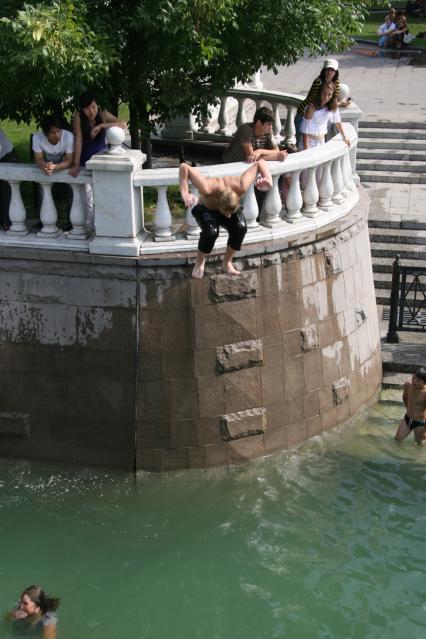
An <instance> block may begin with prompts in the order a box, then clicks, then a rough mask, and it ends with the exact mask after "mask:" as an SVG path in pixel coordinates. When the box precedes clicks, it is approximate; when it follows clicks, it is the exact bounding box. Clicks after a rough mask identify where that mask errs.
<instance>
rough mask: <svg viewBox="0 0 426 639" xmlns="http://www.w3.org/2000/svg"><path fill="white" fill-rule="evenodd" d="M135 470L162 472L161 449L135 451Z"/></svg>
mask: <svg viewBox="0 0 426 639" xmlns="http://www.w3.org/2000/svg"><path fill="white" fill-rule="evenodd" d="M136 469H137V470H147V471H150V472H156V473H161V472H162V470H163V451H162V450H161V449H155V448H153V449H150V450H147V449H144V448H138V449H137V450H136Z"/></svg>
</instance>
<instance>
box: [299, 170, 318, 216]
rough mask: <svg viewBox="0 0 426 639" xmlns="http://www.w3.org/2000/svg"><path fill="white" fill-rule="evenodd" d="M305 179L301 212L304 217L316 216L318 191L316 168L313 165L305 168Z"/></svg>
mask: <svg viewBox="0 0 426 639" xmlns="http://www.w3.org/2000/svg"><path fill="white" fill-rule="evenodd" d="M307 174H308V177H307V181H306V186H305V188H304V189H303V208H302V213H303V215H305V216H306V217H316V216H317V215H319V210H318V207H317V202H318V197H319V192H318V185H317V176H316V168H315V167H314V166H313V167H312V168H310V169H308V170H307Z"/></svg>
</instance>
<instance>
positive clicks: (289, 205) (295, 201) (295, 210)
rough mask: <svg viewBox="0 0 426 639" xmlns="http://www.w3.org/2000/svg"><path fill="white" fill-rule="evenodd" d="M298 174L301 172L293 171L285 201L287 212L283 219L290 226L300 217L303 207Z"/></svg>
mask: <svg viewBox="0 0 426 639" xmlns="http://www.w3.org/2000/svg"><path fill="white" fill-rule="evenodd" d="M300 173H301V171H295V172H294V173H292V174H291V185H290V189H289V192H288V195H287V198H286V201H285V206H286V209H287V212H286V214H285V216H284V217H285V220H286V222H290V223H291V224H293V223H294V222H297V220H300V218H301V217H302V213H301V212H300V209H301V208H302V205H303V198H302V191H301V190H300Z"/></svg>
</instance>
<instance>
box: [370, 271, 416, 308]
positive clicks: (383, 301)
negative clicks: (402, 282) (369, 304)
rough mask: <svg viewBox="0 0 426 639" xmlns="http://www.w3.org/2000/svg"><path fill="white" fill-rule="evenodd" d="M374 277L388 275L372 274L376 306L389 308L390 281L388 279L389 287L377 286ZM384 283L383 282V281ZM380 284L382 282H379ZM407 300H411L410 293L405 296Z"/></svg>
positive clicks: (411, 295) (411, 294)
mask: <svg viewBox="0 0 426 639" xmlns="http://www.w3.org/2000/svg"><path fill="white" fill-rule="evenodd" d="M376 275H377V276H379V275H385V276H386V275H388V273H375V274H374V286H375V296H376V304H377V305H381V306H389V304H390V294H391V279H389V286H388V287H386V286H384V285H383V286H381V287H379V286H377V284H376ZM383 281H384V280H383ZM381 283H382V282H381ZM407 299H408V300H412V299H413V293H412V292H410V293H409V294H408V295H407Z"/></svg>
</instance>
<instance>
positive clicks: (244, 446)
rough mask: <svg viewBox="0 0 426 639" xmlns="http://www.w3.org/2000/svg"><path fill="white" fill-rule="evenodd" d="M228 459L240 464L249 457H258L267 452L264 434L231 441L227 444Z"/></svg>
mask: <svg viewBox="0 0 426 639" xmlns="http://www.w3.org/2000/svg"><path fill="white" fill-rule="evenodd" d="M227 450H228V459H229V463H231V464H238V463H242V462H245V461H248V460H249V459H256V458H257V457H261V456H262V455H264V454H265V443H264V439H263V434H261V435H253V436H252V437H246V438H244V439H237V440H235V441H230V442H228V444H227Z"/></svg>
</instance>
